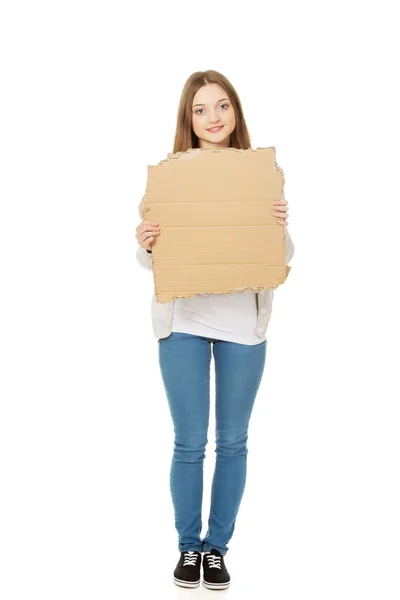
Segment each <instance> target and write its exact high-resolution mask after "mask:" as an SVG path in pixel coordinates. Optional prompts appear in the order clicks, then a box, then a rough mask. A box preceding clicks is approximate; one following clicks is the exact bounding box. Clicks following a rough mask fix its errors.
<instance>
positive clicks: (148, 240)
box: [136, 221, 160, 250]
mask: <svg viewBox="0 0 400 600" xmlns="http://www.w3.org/2000/svg"><path fill="white" fill-rule="evenodd" d="M159 234H160V227H159V223H153V222H152V221H142V222H141V223H140V224H139V225H138V226H137V227H136V239H137V241H138V243H139V246H141V247H142V248H144V249H145V250H151V246H152V244H153V242H154V240H155V239H156V236H157V235H159Z"/></svg>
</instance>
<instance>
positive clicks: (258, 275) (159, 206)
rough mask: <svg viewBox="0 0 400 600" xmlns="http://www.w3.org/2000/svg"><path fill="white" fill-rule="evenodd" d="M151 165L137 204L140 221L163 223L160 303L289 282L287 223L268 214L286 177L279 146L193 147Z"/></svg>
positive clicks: (158, 256) (156, 259) (156, 252)
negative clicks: (242, 148)
mask: <svg viewBox="0 0 400 600" xmlns="http://www.w3.org/2000/svg"><path fill="white" fill-rule="evenodd" d="M147 168H148V177H147V187H146V193H145V195H144V197H143V199H142V202H141V207H140V208H141V215H142V219H144V220H146V221H154V222H159V224H160V235H159V236H157V237H156V239H155V241H154V242H153V245H152V251H153V276H154V286H155V295H156V299H157V302H160V303H163V302H170V301H171V300H173V299H174V298H191V297H193V296H195V295H196V294H199V293H200V294H222V293H223V294H228V293H231V292H243V293H246V292H248V291H250V292H255V291H260V290H273V289H276V288H277V287H278V286H279V285H281V284H282V283H284V282H285V280H286V278H287V276H288V274H289V271H290V269H291V267H289V266H288V265H286V264H285V254H286V247H285V242H284V229H283V226H282V225H280V224H279V223H277V221H276V217H274V216H273V215H272V214H271V213H272V212H273V210H272V202H274V201H275V200H280V199H281V198H282V194H283V188H284V183H285V179H284V174H283V171H282V169H281V168H280V167H278V165H277V163H276V149H275V147H274V146H270V147H268V148H257V149H255V150H253V149H247V150H238V149H236V148H223V149H217V150H208V149H204V148H192V149H190V150H188V151H186V152H177V153H175V154H173V153H169V154H168V157H167V159H166V160H162V161H160V163H159V164H158V165H154V166H150V165H149V166H148V167H147Z"/></svg>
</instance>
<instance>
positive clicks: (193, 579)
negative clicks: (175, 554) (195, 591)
mask: <svg viewBox="0 0 400 600" xmlns="http://www.w3.org/2000/svg"><path fill="white" fill-rule="evenodd" d="M200 567H201V552H197V551H196V550H189V551H188V552H181V557H180V559H179V561H178V564H177V565H176V568H175V571H174V582H175V583H176V585H181V586H182V587H189V588H194V587H198V586H199V585H200Z"/></svg>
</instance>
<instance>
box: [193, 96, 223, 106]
mask: <svg viewBox="0 0 400 600" xmlns="http://www.w3.org/2000/svg"><path fill="white" fill-rule="evenodd" d="M222 100H229V98H221V100H217V101H216V103H215V104H218V102H222ZM195 106H206V104H194V105H193V108H194V107H195Z"/></svg>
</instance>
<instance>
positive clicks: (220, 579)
mask: <svg viewBox="0 0 400 600" xmlns="http://www.w3.org/2000/svg"><path fill="white" fill-rule="evenodd" d="M230 581H231V578H230V575H229V573H228V569H227V568H226V566H225V563H224V557H223V556H222V554H221V553H220V552H219V550H216V549H215V548H212V549H211V552H204V555H203V584H204V585H205V586H206V588H209V589H210V590H224V589H225V588H227V587H229V584H230Z"/></svg>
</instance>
